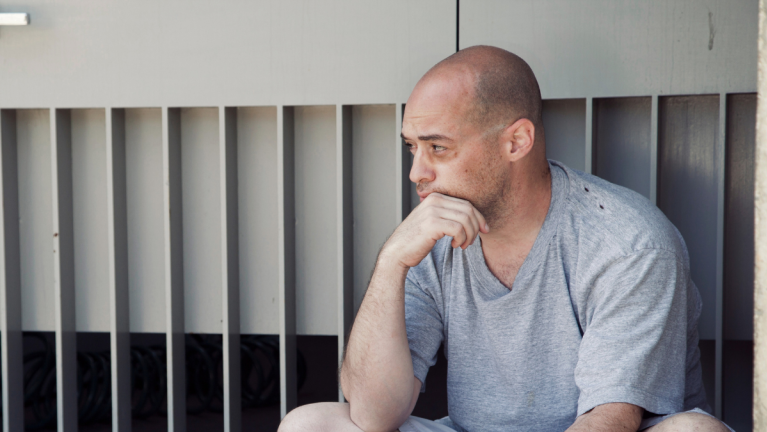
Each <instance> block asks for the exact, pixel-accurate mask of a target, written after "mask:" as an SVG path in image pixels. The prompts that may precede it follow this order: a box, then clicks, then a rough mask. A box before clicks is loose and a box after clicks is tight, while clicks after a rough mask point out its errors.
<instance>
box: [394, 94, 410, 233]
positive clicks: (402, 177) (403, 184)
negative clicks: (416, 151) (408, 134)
mask: <svg viewBox="0 0 767 432" xmlns="http://www.w3.org/2000/svg"><path fill="white" fill-rule="evenodd" d="M404 106H405V105H404V104H400V103H398V104H395V111H396V112H395V114H394V144H395V146H394V150H395V155H396V159H395V161H396V162H395V163H396V164H397V167H396V171H394V172H396V173H398V175H397V176H396V177H395V179H394V181H395V184H394V187H396V189H395V191H396V195H395V197H396V200H395V202H396V208H395V211H396V212H397V216H396V217H397V219H396V220H397V223H398V224H399V223H400V222H402V220H403V219H405V217H406V216H407V214H406V212H407V210H408V209H409V207H410V182H408V181H407V177H408V172H407V171H408V170H407V169H406V162H407V159H406V155H405V150H404V149H403V146H402V136H401V135H402V115H403V114H404V111H405V109H404Z"/></svg>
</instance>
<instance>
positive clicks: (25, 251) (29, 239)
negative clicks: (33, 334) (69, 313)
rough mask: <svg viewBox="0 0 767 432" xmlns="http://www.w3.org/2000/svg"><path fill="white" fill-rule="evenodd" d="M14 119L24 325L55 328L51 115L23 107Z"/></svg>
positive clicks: (45, 328) (24, 326)
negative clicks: (16, 144) (52, 254)
mask: <svg viewBox="0 0 767 432" xmlns="http://www.w3.org/2000/svg"><path fill="white" fill-rule="evenodd" d="M16 122H17V128H16V133H17V140H18V141H17V142H18V158H19V166H18V169H19V237H20V241H21V319H22V328H23V329H24V330H28V331H30V330H42V331H53V329H54V321H53V317H54V313H53V260H51V259H50V253H49V252H50V250H51V233H52V232H53V221H52V219H51V214H52V213H53V210H52V207H51V205H52V204H51V202H52V197H51V150H50V148H51V142H50V140H51V134H50V116H49V114H48V110H19V111H17V115H16Z"/></svg>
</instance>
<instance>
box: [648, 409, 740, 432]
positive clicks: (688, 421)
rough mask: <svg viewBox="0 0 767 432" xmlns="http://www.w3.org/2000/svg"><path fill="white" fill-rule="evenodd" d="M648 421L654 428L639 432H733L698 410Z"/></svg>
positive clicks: (714, 418)
mask: <svg viewBox="0 0 767 432" xmlns="http://www.w3.org/2000/svg"><path fill="white" fill-rule="evenodd" d="M649 420H650V421H651V422H652V424H654V426H650V427H648V428H646V429H642V428H640V430H642V431H645V432H676V431H679V432H682V431H700V432H733V431H732V429H731V428H730V427H729V426H727V425H726V424H724V423H722V422H721V421H719V420H718V419H717V418H716V417H714V416H712V415H710V414H708V413H706V412H705V411H703V410H701V409H698V408H696V409H694V410H692V411H687V412H683V413H679V414H672V415H669V416H664V417H660V418H655V419H649ZM653 420H654V422H653ZM645 422H646V421H645ZM645 422H642V424H643V425H645ZM655 422H657V423H655Z"/></svg>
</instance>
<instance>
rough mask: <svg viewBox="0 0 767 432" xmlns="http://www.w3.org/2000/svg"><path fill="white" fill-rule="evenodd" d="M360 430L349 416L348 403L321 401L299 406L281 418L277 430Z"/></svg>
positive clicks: (340, 431)
mask: <svg viewBox="0 0 767 432" xmlns="http://www.w3.org/2000/svg"><path fill="white" fill-rule="evenodd" d="M309 431H311V432H362V429H360V428H358V427H357V425H355V424H354V422H352V419H351V417H350V416H349V404H346V403H338V402H321V403H315V404H310V405H303V406H300V407H298V408H296V409H294V410H293V411H291V412H289V413H288V415H286V416H285V418H284V419H282V423H280V428H279V429H277V432H309Z"/></svg>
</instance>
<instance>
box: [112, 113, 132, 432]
mask: <svg viewBox="0 0 767 432" xmlns="http://www.w3.org/2000/svg"><path fill="white" fill-rule="evenodd" d="M106 133H107V137H106V138H107V148H106V155H107V158H106V163H107V170H106V172H107V242H108V245H109V309H110V321H109V345H110V346H109V349H110V355H111V359H112V361H111V368H112V370H111V374H112V430H113V431H115V432H125V431H130V430H131V389H130V372H131V370H130V306H129V300H130V296H129V294H128V204H127V195H126V193H127V192H126V168H125V162H126V161H125V110H124V109H112V108H107V109H106Z"/></svg>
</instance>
